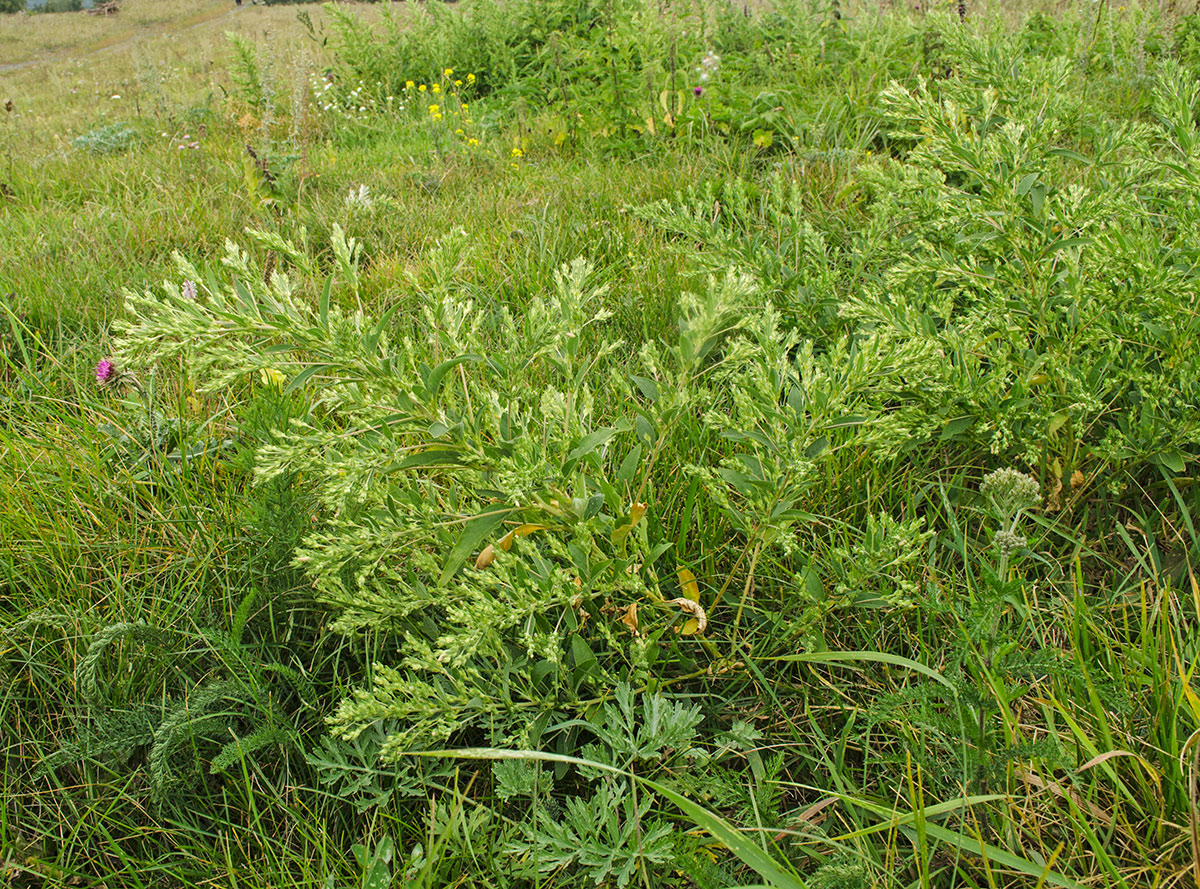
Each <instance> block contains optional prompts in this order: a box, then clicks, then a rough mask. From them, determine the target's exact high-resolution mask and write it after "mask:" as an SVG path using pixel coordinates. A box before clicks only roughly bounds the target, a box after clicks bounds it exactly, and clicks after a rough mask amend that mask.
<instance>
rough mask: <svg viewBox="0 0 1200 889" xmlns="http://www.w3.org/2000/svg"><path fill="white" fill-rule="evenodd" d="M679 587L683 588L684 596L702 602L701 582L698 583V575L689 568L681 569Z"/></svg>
mask: <svg viewBox="0 0 1200 889" xmlns="http://www.w3.org/2000/svg"><path fill="white" fill-rule="evenodd" d="M679 588H680V589H681V590H683V597H684V598H685V599H691V600H692V601H693V602H696V603H697V604H699V602H700V584H698V583H696V575H694V574H693V573H692V572H691V571H689V570H688V569H687V568H680V569H679Z"/></svg>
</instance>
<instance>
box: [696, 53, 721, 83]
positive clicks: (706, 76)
mask: <svg viewBox="0 0 1200 889" xmlns="http://www.w3.org/2000/svg"><path fill="white" fill-rule="evenodd" d="M720 67H721V57H720V56H719V55H717V54H716V53H715V52H712V51H711V50H709V52H708V53H707V54H706V55H705V56H704V58H702V59H701V60H700V64H699V65H697V66H696V76H697V77H698V78H700V82H701V83H707V82H708V81H709V80H711V79H712V77H713V76H714V75H715V74H716V73H717V69H719V68H720Z"/></svg>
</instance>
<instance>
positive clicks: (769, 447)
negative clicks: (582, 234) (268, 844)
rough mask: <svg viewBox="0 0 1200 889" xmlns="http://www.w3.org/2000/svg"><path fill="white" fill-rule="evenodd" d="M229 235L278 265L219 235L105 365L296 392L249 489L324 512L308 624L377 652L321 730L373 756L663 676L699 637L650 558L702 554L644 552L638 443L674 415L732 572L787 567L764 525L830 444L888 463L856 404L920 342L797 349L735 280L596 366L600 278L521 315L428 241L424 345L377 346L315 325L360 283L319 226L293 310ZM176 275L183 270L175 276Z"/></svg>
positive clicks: (662, 549)
mask: <svg viewBox="0 0 1200 889" xmlns="http://www.w3.org/2000/svg"><path fill="white" fill-rule="evenodd" d="M252 234H253V233H252ZM254 237H255V239H256V240H257V241H258V242H259V243H260V244H261V245H263V246H266V247H268V248H269V249H271V250H273V251H276V252H277V253H278V254H279V255H281V256H282V257H283V259H284V261H285V262H288V263H290V264H291V266H292V267H293V269H294V271H295V274H294V275H293V274H287V273H284V272H280V271H275V272H274V273H273V274H272V276H271V278H270V280H269V282H267V283H263V281H262V276H261V275H260V274H259V273H258V271H257V270H256V269H254V268H252V266H251V264H250V260H249V257H248V254H247V253H246V252H245V251H243V250H241V249H240V248H238V247H236V246H234V245H232V244H230V245H229V246H228V247H227V251H226V255H225V258H224V261H223V262H224V267H225V270H226V272H225V275H224V276H223V277H221V278H217V277H211V278H209V279H208V281H207V283H206V285H205V286H204V287H203V288H202V289H203V292H202V293H201V294H200V295H199V296H198V297H197V298H196V299H190V298H188V297H187V296H185V295H183V294H182V292H181V291H179V290H177V289H176V288H175V287H174V286H173V285H171V284H167V285H165V286H164V287H163V288H162V289H160V290H159V291H157V292H147V293H141V294H138V293H129V294H127V304H128V307H129V311H130V314H131V318H129V319H127V320H125V321H123V322H121V324H120V325H119V330H120V332H121V339H120V343H119V354H120V355H121V356H122V358H123V359H125V360H126V361H128V362H131V363H138V362H141V363H145V362H166V361H173V360H175V359H177V358H182V359H184V360H185V361H186V363H187V365H188V366H189V368H190V370H191V372H192V373H193V374H195V375H196V378H197V379H198V381H199V385H200V387H201V388H202V389H205V390H215V389H218V388H222V387H228V386H231V385H234V384H235V383H236V382H237V381H238V380H239V379H245V378H251V379H253V378H255V377H258V376H262V377H263V378H264V379H267V378H269V377H270V378H273V377H271V375H277V376H279V377H280V378H281V380H282V379H286V380H287V383H286V388H285V391H294V392H305V393H307V394H308V397H309V398H310V399H311V410H310V411H309V412H308V414H307V415H306V416H303V417H296V418H293V419H292V421H291V424H290V425H289V427H288V428H287V429H285V430H281V432H280V435H279V436H278V438H277V440H276V441H275V442H274V443H271V444H265V445H263V446H262V447H261V448H260V450H259V452H258V462H257V467H256V477H257V479H258V480H259V482H266V481H270V480H272V479H275V478H278V477H280V476H281V475H284V474H294V475H295V476H297V477H303V478H305V479H306V480H307V482H308V483H309V484H312V485H314V486H315V487H316V489H317V495H318V497H319V499H320V502H321V503H322V504H323V506H324V510H325V515H324V521H323V522H322V525H321V527H320V528H319V529H318V530H316V531H314V532H313V533H312V534H310V535H309V536H308V537H307V538H306V539H305V540H304V542H303V544H302V546H301V547H300V548H299V550H298V551H297V554H296V561H297V563H298V564H300V565H302V566H303V567H304V569H305V570H306V571H307V573H308V575H309V577H310V578H311V579H312V581H313V584H314V586H315V588H316V591H317V594H318V595H319V597H320V598H321V600H322V601H324V602H325V603H327V604H329V605H331V606H333V607H334V608H335V609H336V610H337V617H336V620H335V623H334V626H335V627H336V628H337V629H338V630H340V631H342V632H345V633H358V632H360V631H363V630H367V629H375V630H385V631H387V632H388V633H391V634H395V638H397V639H398V640H401V641H399V643H398V651H397V653H396V656H395V657H394V658H393V659H391V660H390V662H387V663H380V664H379V665H377V667H376V669H375V671H374V680H373V683H372V685H371V686H370V687H369V688H365V689H361V690H359V691H357V692H356V693H355V694H354V695H353V696H351V697H350V698H348V699H346V700H345V701H344V702H343V703H342V705H341V706H340V707H339V708H338V711H337V713H336V715H335V716H334V717H333V725H334V726H335V728H336V730H337V731H338V732H340V733H342V734H343V735H345V736H346V737H347V738H354V737H355V736H357V735H358V733H359V732H361V731H362V730H363V728H364V727H366V726H369V725H372V724H374V723H376V722H378V721H379V720H390V721H393V724H394V725H396V726H397V731H396V733H395V734H394V735H393V736H392V737H391V738H390V739H389V741H388V742H387V743H386V744H385V746H384V748H383V754H384V756H385V757H386V756H393V755H396V754H398V753H400V752H402V751H403V750H405V749H408V748H412V747H418V748H419V747H421V746H425V745H436V744H442V743H445V742H446V741H447V740H449V739H451V738H452V737H455V738H459V737H461V733H463V732H467V731H469V730H472V731H483V730H485V727H486V732H487V741H488V743H500V742H504V743H510V742H519V743H530V742H531V740H536V737H537V736H539V735H540V733H541V731H542V730H543V728H544V726H545V724H546V723H545V721H544V719H542V720H539V716H538V715H539V714H542V713H544V714H547V715H548V714H550V713H553V712H557V711H558V710H559V708H562V707H568V708H569V707H572V706H581V702H582V701H583V700H586V699H587V698H588V697H589V696H591V695H594V694H596V693H597V692H600V691H603V690H604V689H605V688H608V687H611V685H612V684H613V683H615V682H617V681H623V680H633V681H639V682H647V681H649V680H650V679H651V678H652V677H655V676H661V675H663V674H664V673H667V674H669V673H670V672H671V671H672V670H673V669H675V667H673V666H672V665H673V664H674V663H675V662H676V660H677V659H678V656H679V646H680V645H684V646H695V644H696V643H695V642H693V641H689V635H688V634H690V633H693V632H695V631H696V629H697V628H698V626H699V622H698V621H693V622H691V623H687V624H682V623H681V619H683V618H686V617H691V616H692V615H694V613H695V612H694V609H693V608H692V605H691V604H690V603H688V602H684V605H685V606H687V608H686V609H681V608H680V607H678V606H677V605H676V604H675V603H674V602H672V600H676V599H679V600H680V601H682V598H681V597H680V596H679V593H680V592H681V591H683V592H686V590H681V586H680V584H681V583H683V581H682V580H681V579H679V578H677V577H676V571H675V565H676V564H678V563H686V562H688V561H691V560H696V559H699V558H702V557H703V555H704V554H703V553H698V552H688V551H685V552H672V549H673V547H672V545H671V544H670V543H668V542H664V541H661V540H656V539H654V538H653V537H652V536H651V535H650V534H649V533H648V528H649V527H650V526H651V523H650V522H648V521H647V520H646V516H647V513H648V512H652V510H653V508H654V507H653V505H652V504H649V503H647V502H646V501H645V500H644V499H643V498H646V497H648V496H649V495H650V492H651V491H652V485H651V484H650V481H651V471H652V469H653V467H654V464H655V463H656V461H657V460H658V459H659V457H660V455H661V454H662V453H663V452H664V449H667V448H670V449H672V450H678V448H679V447H680V444H679V442H680V440H681V439H682V440H686V438H687V436H690V435H692V434H694V430H693V429H692V424H693V422H694V421H693V420H691V418H690V417H691V415H694V414H696V413H698V414H699V415H700V416H701V417H702V420H703V424H704V427H705V428H706V429H707V430H709V433H710V434H712V435H714V436H715V437H716V439H717V440H718V441H722V442H723V444H722V445H721V447H720V448H717V449H715V450H713V451H710V452H708V453H709V455H710V456H711V462H706V463H696V464H690V465H689V466H688V467H687V472H688V473H689V474H691V475H692V476H693V477H694V478H695V479H696V481H697V482H698V483H699V485H700V490H701V491H702V492H703V493H704V494H705V495H706V497H707V501H706V502H708V503H710V504H711V508H713V509H716V510H718V512H719V514H720V515H722V516H723V517H724V520H725V521H726V522H727V523H728V524H729V526H730V528H731V529H732V530H733V531H734V532H735V535H736V537H735V540H737V542H738V543H737V545H738V546H739V547H741V548H742V558H741V559H740V560H739V562H740V563H741V564H742V565H744V566H745V569H746V571H748V573H749V576H750V577H753V574H754V571H755V564H756V563H757V561H758V560H759V559H760V558H761V556H762V554H763V553H764V552H766V551H772V550H777V551H779V552H780V553H781V554H782V555H783V556H784V557H787V556H789V555H790V554H793V553H794V552H795V539H796V538H795V535H794V534H789V533H788V531H789V529H790V528H794V527H795V526H797V524H798V523H799V524H803V523H806V522H808V521H810V520H812V518H813V515H812V514H811V513H810V512H808V511H806V510H805V509H803V508H802V505H801V503H802V500H803V499H804V498H805V496H806V493H807V492H810V491H813V490H814V489H815V487H816V486H817V485H819V484H820V483H821V481H822V479H823V477H824V476H823V471H822V467H823V466H824V465H826V464H827V463H828V461H829V460H831V459H833V457H834V456H835V455H837V454H838V453H839V452H840V451H841V450H842V449H843V448H845V447H847V446H850V445H853V447H854V448H855V449H856V451H857V452H858V453H864V452H866V453H876V454H878V455H879V457H880V459H887V458H888V457H889V455H892V454H895V453H898V452H899V450H900V449H902V448H903V447H904V445H905V442H906V441H907V440H908V437H909V432H908V430H907V428H906V426H905V425H904V422H903V418H902V417H900V416H897V415H896V414H895V413H894V412H889V411H886V410H885V409H884V407H883V405H882V403H881V401H882V399H881V397H880V396H879V394H878V393H879V390H880V388H881V387H887V386H888V385H889V380H890V378H891V377H892V376H893V375H897V374H899V373H900V372H901V370H900V369H902V368H904V367H905V366H907V365H909V364H912V363H913V362H915V361H916V360H918V358H920V357H921V356H923V355H924V354H925V353H926V350H927V348H928V347H927V346H925V345H923V344H920V343H917V342H916V341H909V342H906V343H902V342H900V341H898V340H890V341H887V342H883V341H879V340H871V341H868V342H866V343H862V344H858V343H851V342H850V341H849V340H846V341H845V342H843V344H842V346H841V348H840V349H839V350H837V351H833V352H829V353H826V354H824V355H819V354H817V353H816V352H814V350H813V348H812V346H811V344H808V343H803V342H801V341H800V339H799V337H798V335H797V334H796V333H795V332H794V331H789V330H786V329H783V328H781V327H780V321H779V316H778V313H777V312H775V311H773V310H770V309H768V310H766V311H763V312H760V313H758V314H757V316H756V317H753V318H752V317H749V316H748V314H747V312H746V307H747V306H748V305H749V304H750V303H751V300H752V298H753V296H754V290H753V288H752V286H751V285H750V283H749V282H748V280H747V279H745V278H744V277H740V276H738V275H735V274H728V275H726V276H724V277H723V278H714V279H712V280H711V281H710V282H709V285H708V287H707V289H706V291H705V292H704V293H703V294H702V295H700V296H694V297H687V298H686V299H685V303H684V306H683V309H682V313H681V320H680V324H679V337H678V341H677V342H676V343H675V344H673V345H671V346H668V347H665V348H664V347H663V346H660V345H658V344H654V343H648V344H646V345H644V346H643V347H642V349H641V350H640V353H639V363H640V365H641V368H642V370H641V373H640V374H630V375H629V376H625V375H623V374H615V373H613V372H612V369H611V368H610V367H609V366H608V362H607V359H608V357H609V356H610V355H612V354H613V353H614V352H616V351H617V350H618V349H620V348H622V344H621V343H620V342H617V341H607V340H606V339H605V337H604V333H603V325H604V323H605V321H606V319H607V314H606V312H605V311H604V310H603V309H602V308H601V307H600V306H599V300H600V299H601V297H602V296H603V295H604V288H603V287H602V286H599V285H596V284H594V283H592V281H591V274H592V273H591V269H590V267H589V266H588V264H587V263H586V262H584V261H582V260H577V261H575V262H573V263H570V264H568V265H566V266H563V267H562V268H561V269H560V270H559V271H558V272H557V273H556V274H555V276H554V290H553V291H552V292H551V293H549V294H546V295H539V296H536V297H534V298H533V299H532V300H531V301H530V303H529V304H528V305H527V306H526V307H525V309H524V311H522V312H520V313H517V312H514V311H513V310H511V309H510V308H508V307H506V306H501V307H499V308H497V309H495V310H492V311H488V312H485V311H483V310H482V309H481V308H479V307H478V305H477V303H476V301H475V300H474V299H473V298H470V297H467V296H465V295H464V294H463V293H461V292H459V288H458V287H456V285H455V283H454V280H455V270H456V269H458V268H461V267H462V266H463V264H464V263H466V262H467V261H468V258H469V251H470V249H471V245H470V244H469V243H468V241H467V240H466V239H465V238H464V237H463V235H462V234H461V233H451V234H450V235H447V236H446V237H445V238H444V239H443V240H442V241H441V243H440V244H439V246H438V248H437V251H436V256H435V258H434V259H433V267H434V269H435V271H434V273H433V275H432V276H431V280H432V281H433V282H434V284H433V285H432V289H431V290H430V291H429V292H424V293H422V294H421V297H422V303H423V308H422V310H421V314H422V317H421V319H420V321H421V323H422V324H423V326H424V328H425V329H426V330H428V331H430V341H429V342H428V343H418V342H417V341H416V340H415V339H414V337H413V335H412V334H404V333H393V332H392V329H393V327H395V326H398V325H396V324H395V320H394V318H393V317H392V316H389V315H385V316H384V317H383V318H381V319H379V320H377V321H374V322H371V321H368V320H367V319H366V318H365V316H364V315H363V313H362V312H361V311H359V310H358V309H343V308H340V305H342V304H349V305H355V304H356V301H357V288H358V272H357V255H358V245H357V243H356V242H355V241H354V240H353V239H349V238H347V237H346V236H345V235H344V234H343V233H342V232H341V230H340V229H335V234H334V240H333V253H334V256H335V270H334V274H333V277H331V278H328V279H326V280H325V282H324V284H323V286H322V288H321V294H320V296H319V298H318V299H317V300H316V301H315V302H314V301H309V300H308V299H306V298H305V297H304V296H303V293H304V290H305V288H306V287H312V286H314V284H313V283H311V282H309V281H307V280H306V277H307V276H308V275H311V274H313V273H314V271H315V267H314V264H313V261H312V260H311V259H310V258H309V257H308V256H306V255H305V254H304V253H303V252H301V251H300V250H298V249H297V248H296V247H294V246H293V245H292V244H290V243H288V242H286V241H283V240H281V239H279V238H278V237H273V236H267V235H262V234H254ZM180 273H181V275H183V276H185V277H186V278H188V279H192V280H203V276H201V275H200V273H199V271H198V270H197V269H196V268H195V267H193V266H192V265H190V264H189V263H188V262H187V261H185V260H182V259H180ZM335 293H336V298H335ZM585 341H586V342H587V343H588V347H587V348H586V349H585V348H583V344H584V343H585ZM598 386H607V387H608V388H609V393H608V398H609V400H610V405H609V407H608V409H607V410H608V415H607V416H602V415H601V414H600V411H599V410H598V408H597V397H596V388H597V387H598ZM880 570H882V565H881V568H880ZM727 588H728V584H726V585H725V586H724V587H722V588H721V589H720V590H719V591H718V593H717V594H716V596H715V597H714V598H713V599H712V600H710V601H707V602H705V601H701V602H700V603H699V605H700V607H701V609H704V608H712V607H714V605H716V604H719V603H720V601H721V599H722V598H723V597H724V596H725V595H726V594H727V592H728V589H727ZM847 592H849V590H847ZM749 593H750V584H749V581H747V582H746V584H745V586H744V587H742V588H741V589H738V590H735V591H733V592H732V593H729V599H730V603H729V604H733V602H734V601H735V600H734V597H735V596H738V595H740V596H741V597H742V598H741V600H740V601H738V602H737V610H736V616H735V618H734V623H735V625H736V623H737V622H738V621H740V620H741V616H742V610H743V607H744V606H745V604H746V598H745V597H746V596H748V595H749ZM858 593H859V591H857V590H856V591H855V594H858ZM888 595H891V594H888ZM692 601H695V594H694V593H693V600H692ZM639 609H640V610H639ZM618 618H619V619H618ZM676 630H682V631H683V632H682V633H677V632H676ZM705 644H706V645H707V646H708V654H709V655H719V652H718V651H717V649H715V648H713V647H712V645H711V643H705Z"/></svg>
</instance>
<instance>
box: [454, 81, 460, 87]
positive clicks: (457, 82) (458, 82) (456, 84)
mask: <svg viewBox="0 0 1200 889" xmlns="http://www.w3.org/2000/svg"><path fill="white" fill-rule="evenodd" d="M454 85H455V86H462V81H461V80H456V81H454Z"/></svg>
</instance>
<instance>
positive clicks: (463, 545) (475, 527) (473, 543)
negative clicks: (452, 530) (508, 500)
mask: <svg viewBox="0 0 1200 889" xmlns="http://www.w3.org/2000/svg"><path fill="white" fill-rule="evenodd" d="M512 511H513V508H512V507H511V506H499V507H496V508H494V509H491V510H489V511H488V512H481V513H480V514H479V515H477V516H475V517H474V518H473V519H471V520H470V521H468V522H467V525H466V527H465V528H463V533H462V537H460V538H459V539H458V543H456V544H454V549H452V550H450V555H448V556H447V557H446V563H445V564H444V565H443V566H442V574H441V576H440V577H439V578H438V582H437V585H438V586H445V585H446V581H448V580H449V579H450V578H451V577H453V576H454V574H455V572H457V571H458V569H459V568H461V567H462V566H463V563H464V562H465V561H466V560H467V557H468V556H469V555H471V553H473V552H475V550H476V549H478V548H479V544H481V543H482V542H483V541H484V540H486V539H487V537H488V536H489V535H491V533H492V532H493V531H494V530H495V529H496V528H497V526H499V524H500V523H501V522H503V521H504V519H505V517H506V516H507V515H508V514H509V513H511V512H512Z"/></svg>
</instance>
